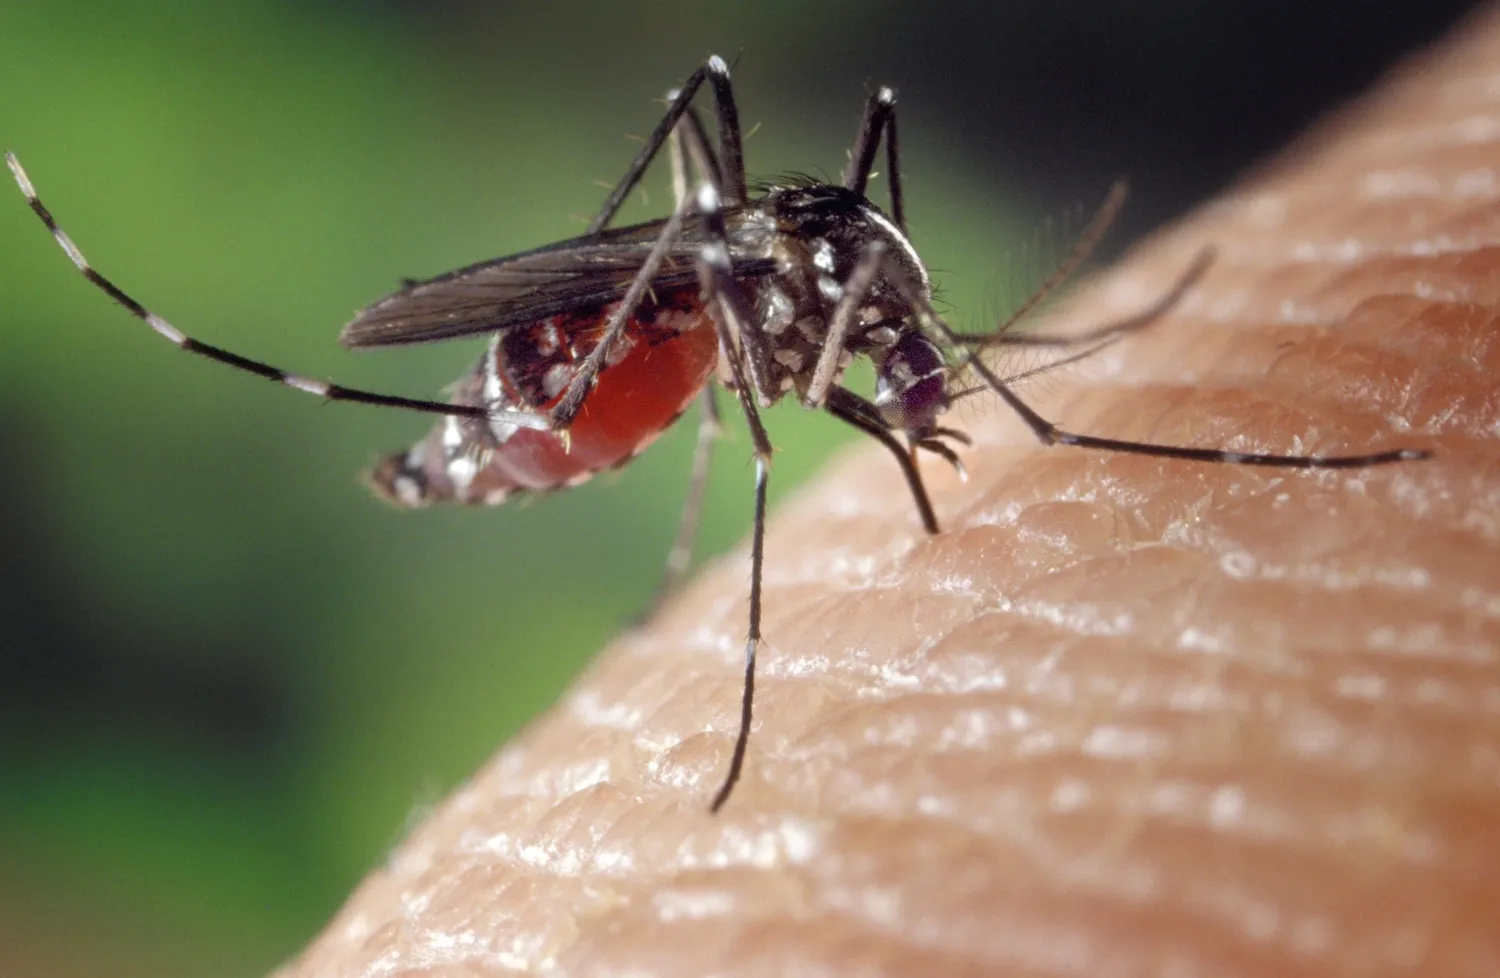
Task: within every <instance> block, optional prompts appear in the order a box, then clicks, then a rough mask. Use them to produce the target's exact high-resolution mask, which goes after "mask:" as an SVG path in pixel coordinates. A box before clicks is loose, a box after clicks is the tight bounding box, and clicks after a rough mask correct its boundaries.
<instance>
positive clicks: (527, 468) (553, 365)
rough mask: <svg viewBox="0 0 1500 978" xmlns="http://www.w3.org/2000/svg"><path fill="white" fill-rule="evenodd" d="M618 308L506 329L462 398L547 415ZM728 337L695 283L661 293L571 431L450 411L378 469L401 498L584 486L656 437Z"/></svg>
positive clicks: (494, 498) (494, 408)
mask: <svg viewBox="0 0 1500 978" xmlns="http://www.w3.org/2000/svg"><path fill="white" fill-rule="evenodd" d="M614 308H615V307H614V306H606V307H604V308H603V309H595V310H591V311H588V312H578V313H565V314H562V315H558V316H552V317H550V318H548V319H544V320H540V321H538V322H536V323H533V324H530V325H528V326H524V327H514V328H511V329H507V330H505V331H503V332H500V333H497V334H496V335H495V337H494V339H493V340H492V342H491V344H490V347H489V349H488V350H487V351H486V352H485V355H484V357H482V358H481V359H480V361H479V364H478V365H477V366H476V367H475V368H474V370H472V371H471V372H470V373H469V374H468V375H467V376H465V377H464V378H463V380H461V381H459V383H458V385H457V388H456V389H455V391H454V394H453V398H452V403H454V404H469V405H478V406H482V407H485V408H487V409H488V410H490V411H491V412H492V413H498V412H523V413H526V414H531V415H534V416H542V415H545V414H546V412H548V411H549V410H550V409H551V408H552V407H553V406H555V405H556V404H557V402H558V401H559V400H561V398H562V396H563V393H564V392H565V391H566V390H567V388H568V384H569V383H571V382H572V380H573V378H574V377H575V376H577V372H578V369H579V368H580V367H581V366H582V364H583V361H584V359H585V358H586V357H588V355H589V354H590V353H591V352H593V350H594V349H595V348H596V347H597V346H598V345H599V340H600V339H601V337H602V336H603V333H604V329H605V325H606V323H607V322H608V320H609V316H610V314H611V313H612V312H613V311H614ZM718 350H719V347H718V338H717V336H716V335H715V333H714V327H713V323H712V321H711V320H710V319H709V317H708V314H707V313H706V312H704V310H703V306H702V303H701V302H700V301H699V299H698V295H697V293H696V291H684V292H681V293H677V294H675V295H674V294H668V295H665V296H661V297H660V298H659V300H658V301H657V302H654V303H643V304H642V305H641V306H640V307H639V308H637V309H636V311H635V312H634V313H633V314H632V316H631V318H630V321H629V322H628V323H627V324H626V328H625V332H624V334H623V335H622V336H621V337H620V339H619V341H618V342H617V343H616V344H615V346H614V347H613V349H611V351H610V355H609V358H608V359H607V360H606V363H605V367H604V369H603V370H602V371H601V372H600V373H599V378H598V382H597V383H596V385H595V386H594V389H593V390H592V391H591V392H590V393H589V395H588V396H587V397H586V398H585V399H584V402H583V407H582V409H581V410H580V411H579V413H578V416H577V417H576V418H574V419H573V424H572V426H571V427H570V428H569V429H568V431H567V433H566V434H564V433H563V432H559V431H542V430H537V429H536V428H532V427H526V426H524V425H521V424H514V423H509V422H506V421H505V420H504V418H503V417H497V418H494V419H492V420H490V421H486V420H484V419H481V418H470V417H457V416H450V417H447V418H444V419H443V420H441V421H439V422H438V424H437V426H436V427H435V428H434V429H433V431H432V432H431V433H430V434H429V435H428V436H427V437H426V438H425V439H423V440H422V441H421V442H418V443H417V444H416V445H415V446H413V447H412V448H411V450H409V451H406V452H400V453H398V454H395V455H391V456H388V457H387V458H385V459H383V460H382V461H381V462H380V463H379V464H378V465H377V466H376V467H375V469H374V470H373V471H372V472H371V473H370V477H369V480H370V483H371V484H372V485H373V486H374V488H375V489H376V491H377V492H379V493H380V495H382V496H384V497H385V498H387V499H389V500H390V501H391V502H394V503H396V504H397V505H400V506H408V507H418V506H426V505H429V504H431V503H434V502H445V501H452V502H461V503H487V504H495V503H499V502H503V501H504V500H505V498H506V497H507V496H508V495H510V493H512V492H515V491H517V490H546V489H557V488H561V487H563V486H571V485H577V484H578V483H580V482H583V481H586V480H587V479H588V478H589V477H590V476H592V475H593V474H594V473H596V472H600V471H602V470H604V469H608V468H612V467H614V466H618V465H621V464H623V463H625V462H628V461H629V460H630V459H632V458H634V457H635V456H636V455H638V454H640V453H641V452H642V451H643V450H644V449H645V448H646V446H648V445H650V444H651V442H653V441H654V440H655V439H656V437H657V436H658V435H659V434H661V432H662V431H664V430H665V429H666V428H667V427H668V426H669V425H670V424H671V423H672V422H673V421H675V420H676V419H677V418H678V417H679V416H680V415H681V414H682V412H683V411H685V410H686V409H687V407H688V405H689V404H691V403H692V401H693V399H694V398H695V397H696V396H697V395H698V393H699V392H700V391H702V390H703V387H704V385H705V384H706V383H707V382H708V379H709V374H710V373H711V372H712V371H713V368H714V364H715V361H716V360H717V359H718Z"/></svg>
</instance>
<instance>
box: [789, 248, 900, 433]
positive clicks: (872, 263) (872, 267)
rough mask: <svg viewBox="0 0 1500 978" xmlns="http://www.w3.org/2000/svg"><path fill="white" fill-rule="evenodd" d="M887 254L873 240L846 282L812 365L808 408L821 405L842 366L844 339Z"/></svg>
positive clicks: (808, 390) (805, 400) (808, 388)
mask: <svg viewBox="0 0 1500 978" xmlns="http://www.w3.org/2000/svg"><path fill="white" fill-rule="evenodd" d="M884 254H885V247H884V246H883V245H882V244H881V243H880V242H879V241H872V242H870V244H869V245H868V246H866V248H865V252H864V254H863V255H861V256H860V257H859V261H858V262H857V263H856V264H855V266H854V270H853V271H852V272H850V273H849V278H848V279H846V280H845V281H844V284H843V286H842V288H843V294H842V295H841V296H840V297H839V304H838V305H837V306H835V307H834V310H833V316H832V318H830V319H829V320H828V332H827V334H826V335H825V336H824V337H823V348H822V349H821V350H819V351H818V362H817V364H816V365H814V367H813V374H812V380H811V381H810V382H809V383H808V385H807V393H806V394H804V395H803V397H802V403H803V404H805V405H806V406H807V407H810V408H815V407H821V406H822V404H823V399H824V398H825V397H827V396H828V389H829V387H831V386H832V385H833V376H834V374H835V373H836V372H837V371H838V368H839V360H840V359H841V357H842V356H843V354H844V340H845V338H846V337H847V336H848V335H849V326H850V325H851V324H852V323H853V322H854V316H855V313H856V311H857V310H858V309H859V307H860V304H861V303H863V302H864V301H865V299H866V298H867V297H868V295H869V292H870V284H871V283H872V282H874V281H875V273H876V272H877V271H879V270H880V265H881V262H882V259H883V256H884Z"/></svg>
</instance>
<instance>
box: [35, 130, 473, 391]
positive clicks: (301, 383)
mask: <svg viewBox="0 0 1500 978" xmlns="http://www.w3.org/2000/svg"><path fill="white" fill-rule="evenodd" d="M5 162H6V165H7V166H9V167H10V172H11V173H12V174H13V175H14V176H15V178H16V183H17V184H18V185H19V186H20V188H21V193H23V194H25V195H26V202H27V203H28V204H30V205H31V209H32V210H33V211H34V212H36V216H37V217H39V218H41V219H42V223H43V224H45V225H47V230H49V231H51V232H52V237H54V238H56V239H57V243H58V245H60V246H61V247H62V250H63V251H64V252H66V253H67V256H68V257H69V258H70V259H72V262H73V264H74V265H75V266H77V268H78V270H79V271H80V272H82V273H83V277H84V278H86V279H88V280H89V281H90V282H92V283H94V285H95V286H97V287H98V288H99V290H100V291H102V292H103V293H104V294H105V295H107V296H109V297H110V298H111V299H113V300H115V301H116V302H118V303H119V304H120V305H122V306H124V307H125V308H126V309H127V310H128V311H129V312H130V314H131V315H133V316H135V317H136V318H137V319H139V320H141V321H142V322H144V323H145V324H146V325H147V326H150V327H151V328H152V329H153V330H154V331H155V332H156V334H157V335H158V336H160V337H161V338H162V339H164V340H166V341H167V342H168V343H171V344H172V345H173V346H175V347H177V348H178V349H179V350H185V351H186V352H188V353H196V354H198V355H199V356H202V357H207V358H208V359H210V360H216V361H218V362H219V363H222V364H226V365H228V366H231V367H234V368H235V369H237V370H243V371H245V372H247V373H252V374H255V375H256V376H258V377H264V378H266V379H267V380H274V381H275V382H276V383H278V384H285V385H286V386H287V387H290V388H292V389H293V390H299V391H301V392H302V393H304V394H311V395H313V396H314V397H321V398H324V399H325V400H329V401H353V402H355V403H358V404H373V405H375V406H377V407H394V408H402V409H404V410H408V411H420V412H423V413H426V414H445V415H463V416H467V417H477V418H484V417H487V414H486V412H485V409H484V408H482V407H473V406H465V405H455V404H443V403H441V402H439V401H424V400H417V399H413V398H409V397H398V396H396V395H394V394H379V393H376V392H374V391H365V390H356V389H355V388H352V387H344V386H342V385H340V384H332V383H329V382H327V381H322V380H315V379H313V378H311V377H304V376H302V375H301V374H294V373H290V372H288V371H285V370H282V369H281V368H280V367H273V366H271V365H270V364H268V363H262V362H260V361H259V360H251V359H250V358H248V357H243V356H240V355H239V354H238V353H233V352H231V351H229V350H225V349H223V348H221V347H217V346H210V345H209V344H207V343H203V342H200V341H198V340H195V339H193V338H192V337H191V336H188V335H187V334H186V333H184V332H182V331H181V330H179V329H178V328H177V327H175V326H173V325H172V324H171V323H169V322H167V321H166V320H165V319H163V318H161V317H160V316H158V315H157V314H156V313H154V312H151V311H150V310H148V309H147V308H146V307H145V306H143V305H141V304H140V303H139V302H137V301H136V300H135V299H133V298H131V297H130V296H129V295H127V294H126V293H125V292H124V291H123V290H122V289H120V287H119V286H117V285H115V283H113V282H111V281H110V280H109V279H107V278H105V277H104V276H103V275H101V274H100V273H99V272H98V271H96V270H95V269H94V267H93V266H92V265H90V264H89V261H88V259H87V258H85V257H84V256H83V252H82V251H79V250H78V246H77V245H75V244H74V243H73V239H72V238H70V237H68V234H67V232H66V231H64V230H63V229H62V228H60V227H58V225H57V221H56V220H54V219H53V217H52V214H51V212H50V211H48V210H47V208H46V205H44V204H43V203H42V201H41V198H40V197H38V196H37V194H36V188H35V187H33V186H32V184H31V179H30V178H29V177H27V176H26V171H25V170H24V169H22V168H21V161H20V160H18V159H16V156H15V154H14V153H6V154H5Z"/></svg>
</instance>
